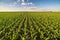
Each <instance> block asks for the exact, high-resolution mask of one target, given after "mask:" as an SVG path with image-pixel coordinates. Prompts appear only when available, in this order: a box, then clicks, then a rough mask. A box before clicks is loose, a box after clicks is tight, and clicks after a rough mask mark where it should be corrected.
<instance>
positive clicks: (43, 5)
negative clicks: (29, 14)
mask: <svg viewBox="0 0 60 40" xmlns="http://www.w3.org/2000/svg"><path fill="white" fill-rule="evenodd" d="M7 10H8V11H10V10H11V11H22V10H23V11H26V10H29V11H30V10H34V11H60V0H0V11H7Z"/></svg>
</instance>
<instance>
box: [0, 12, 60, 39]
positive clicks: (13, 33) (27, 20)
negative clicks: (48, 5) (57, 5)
mask: <svg viewBox="0 0 60 40" xmlns="http://www.w3.org/2000/svg"><path fill="white" fill-rule="evenodd" d="M59 13H60V12H0V40H60V14H59Z"/></svg>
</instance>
